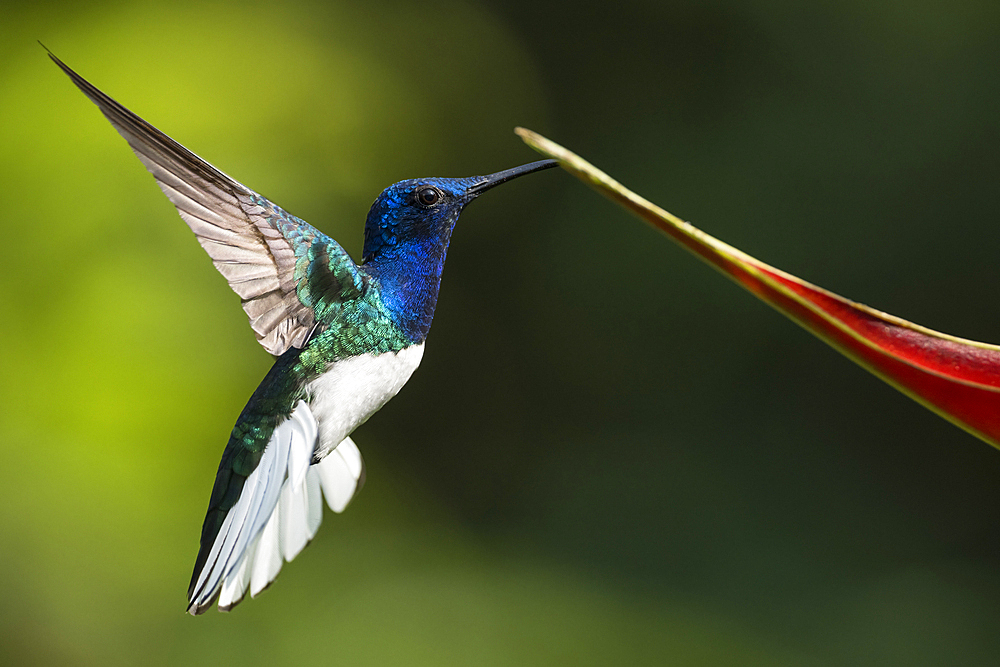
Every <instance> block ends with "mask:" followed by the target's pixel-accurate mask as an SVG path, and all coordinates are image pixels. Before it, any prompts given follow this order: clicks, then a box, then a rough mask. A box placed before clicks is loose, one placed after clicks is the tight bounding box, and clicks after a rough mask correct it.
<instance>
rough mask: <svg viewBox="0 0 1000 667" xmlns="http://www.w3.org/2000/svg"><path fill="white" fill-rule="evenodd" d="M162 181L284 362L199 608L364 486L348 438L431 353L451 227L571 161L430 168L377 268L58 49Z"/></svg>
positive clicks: (242, 465) (228, 469)
mask: <svg viewBox="0 0 1000 667" xmlns="http://www.w3.org/2000/svg"><path fill="white" fill-rule="evenodd" d="M49 56H50V57H51V58H52V60H53V61H54V62H55V63H56V64H57V65H59V67H61V68H62V70H63V71H64V72H65V73H66V74H68V75H69V77H70V78H71V79H72V80H73V83H75V84H76V85H77V86H78V87H79V88H80V90H82V91H83V92H84V94H85V95H86V96H87V97H89V98H90V99H91V101H93V102H94V103H95V104H96V105H97V106H98V108H100V110H101V112H102V113H103V114H104V115H105V117H107V119H108V120H109V121H111V124H112V125H113V126H114V127H115V129H116V130H118V133H119V134H121V135H122V136H123V137H124V138H125V140H126V141H127V142H128V143H129V146H131V147H132V150H133V151H135V154H136V155H137V156H138V157H139V159H140V160H141V161H142V163H143V164H144V165H146V168H147V169H148V170H149V171H150V172H151V173H152V174H153V176H154V177H155V178H156V181H157V183H159V185H160V188H161V189H162V190H163V192H164V193H165V194H166V195H167V197H168V198H169V199H170V201H171V202H173V204H174V206H176V207H177V211H178V212H179V213H180V216H181V218H183V219H184V222H186V223H187V224H188V226H189V227H191V231H193V232H194V233H195V236H196V237H197V238H198V242H199V243H201V246H202V247H203V248H204V249H205V250H206V251H207V252H208V254H209V256H210V257H211V258H212V261H213V263H214V264H215V268H217V269H218V270H219V273H221V274H222V275H223V276H225V278H226V280H228V281H229V286H230V287H232V289H233V291H234V292H236V293H237V294H238V295H239V297H240V299H241V300H242V303H243V309H244V310H245V311H246V313H247V315H248V316H249V318H250V326H251V327H252V328H253V330H254V333H255V334H256V335H257V340H259V341H260V344H261V345H263V346H264V349H265V350H267V351H268V352H270V353H271V354H273V355H274V356H275V357H277V359H276V360H275V362H274V366H272V367H271V370H270V371H268V373H267V375H266V376H265V377H264V380H263V381H262V382H261V383H260V386H259V387H257V390H256V391H254V393H253V395H252V396H251V397H250V401H249V402H248V403H247V405H246V407H245V408H243V412H242V413H241V414H240V416H239V419H238V420H237V421H236V426H234V427H233V431H232V434H231V435H230V437H229V442H228V444H227V445H226V448H225V451H224V452H223V454H222V462H221V463H220V464H219V471H218V473H217V475H216V478H215V485H214V487H213V488H212V496H211V499H210V501H209V504H208V515H207V516H206V517H205V523H204V526H203V528H202V533H201V548H200V550H199V552H198V557H197V560H196V562H195V567H194V574H193V575H192V577H191V585H190V588H189V589H188V611H189V612H190V613H192V614H200V613H202V612H204V611H205V610H207V609H208V608H209V607H211V606H212V605H213V604H214V603H215V601H216V600H218V603H219V608H220V609H222V610H229V609H231V608H232V607H233V606H235V605H236V604H238V603H239V602H240V601H241V600H242V599H243V598H244V597H245V596H246V594H247V592H249V593H250V595H251V596H256V595H257V594H258V593H260V592H261V591H262V590H264V588H266V587H267V586H268V585H269V584H270V583H271V582H272V581H274V578H275V577H276V576H277V575H278V572H279V570H280V569H281V565H282V562H283V561H285V560H289V561H290V560H292V559H293V558H295V556H296V555H298V553H299V552H300V551H301V550H302V548H303V547H305V545H306V544H307V543H308V542H309V540H311V539H312V537H313V536H314V535H315V534H316V531H317V529H318V528H319V524H320V521H321V520H322V514H323V508H322V496H325V497H326V502H327V504H328V505H329V506H330V509H332V510H333V511H334V512H341V511H343V509H344V508H345V507H346V506H347V503H348V502H349V501H350V500H351V498H352V497H353V496H354V494H355V493H357V491H358V489H360V488H361V485H362V484H363V482H364V463H363V461H362V459H361V454H360V453H359V452H358V448H357V447H356V446H355V445H354V443H353V442H352V441H351V438H350V437H349V436H350V434H351V432H352V431H354V429H355V428H357V427H358V426H360V425H361V424H362V423H364V422H365V420H367V419H368V418H369V417H370V416H371V415H372V414H374V413H375V412H376V411H378V410H379V408H381V407H382V406H383V405H385V403H386V401H388V400H389V399H390V398H392V397H393V396H395V395H396V393H397V392H398V391H399V390H400V388H401V387H402V386H403V384H404V383H405V382H406V381H407V380H408V379H409V377H410V375H411V374H412V373H413V371H414V370H415V369H416V367H417V365H418V364H419V363H420V358H421V355H423V351H424V340H425V339H426V338H427V332H428V331H429V330H430V326H431V319H432V318H433V316H434V306H435V304H436V303H437V298H438V289H439V288H440V285H441V272H442V269H443V268H444V260H445V254H446V252H447V250H448V242H449V240H450V239H451V233H452V230H453V229H454V227H455V223H456V222H457V221H458V216H459V215H460V214H461V212H462V209H463V208H465V206H466V205H467V204H468V203H469V202H471V201H472V200H473V199H475V198H476V197H478V196H479V195H480V194H482V193H483V192H485V191H486V190H488V189H490V188H492V187H494V186H496V185H499V184H501V183H505V182H506V181H509V180H511V179H512V178H517V177H518V176H522V175H524V174H530V173H531V172H534V171H538V170H540V169H547V168H549V167H554V166H556V162H555V161H554V160H542V161H540V162H533V163H531V164H526V165H524V166H521V167H515V168H514V169H508V170H506V171H501V172H498V173H495V174H492V175H489V176H473V177H471V178H418V179H413V180H408V181H400V182H399V183H396V184H395V185H392V186H390V187H389V188H387V189H386V190H385V191H384V192H383V193H382V194H381V195H379V197H378V199H376V200H375V203H374V204H373V205H372V208H371V211H370V212H369V213H368V220H367V222H366V223H365V242H364V253H363V258H362V262H361V263H360V264H356V263H355V262H354V261H353V260H352V259H351V257H350V256H349V255H348V254H347V252H346V251H345V250H344V249H343V248H341V247H340V245H339V244H338V243H337V242H336V241H334V240H333V239H331V238H330V237H328V236H327V235H326V234H323V233H322V232H321V231H319V230H317V229H316V228H315V227H312V226H311V225H309V224H308V223H306V222H305V221H303V220H300V219H299V218H296V217H295V216H293V215H291V214H290V213H287V212H286V211H284V210H282V209H281V208H279V207H278V206H276V205H275V204H273V203H271V202H270V201H268V200H267V199H266V198H264V197H262V196H260V195H259V194H257V193H256V192H254V191H253V190H250V189H249V188H247V187H246V186H244V185H242V184H240V183H238V182H236V181H235V180H233V179H232V178H230V177H229V176H227V175H226V174H224V173H222V172H221V171H219V170H218V169H216V168H215V167H213V166H212V165H210V164H209V163H207V162H205V161H204V160H202V159H201V158H199V157H198V156H197V155H195V154H194V153H192V152H191V151H189V150H187V149H186V148H184V147H183V146H181V145H180V144H179V143H177V142H176V141H174V140H173V139H171V138H170V137H168V136H167V135H165V134H163V133H162V132H160V131H159V130H157V129H156V128H155V127H153V126H152V125H150V124H149V123H147V122H146V121H144V120H142V119H141V118H139V117H138V116H136V115H135V114H134V113H132V112H131V111H129V110H128V109H126V108H125V107H123V106H122V105H120V104H118V103H117V102H115V101H114V100H113V99H111V98H110V97H108V96H107V95H105V94H104V93H102V92H101V91H100V90H98V89H97V88H95V87H94V86H93V85H91V84H90V83H89V82H88V81H86V80H85V79H84V78H83V77H81V76H80V75H79V74H77V73H76V72H74V71H73V70H72V69H70V68H69V67H68V66H66V65H65V64H64V63H63V62H62V61H60V60H59V59H58V58H56V57H55V56H54V55H52V54H51V53H49Z"/></svg>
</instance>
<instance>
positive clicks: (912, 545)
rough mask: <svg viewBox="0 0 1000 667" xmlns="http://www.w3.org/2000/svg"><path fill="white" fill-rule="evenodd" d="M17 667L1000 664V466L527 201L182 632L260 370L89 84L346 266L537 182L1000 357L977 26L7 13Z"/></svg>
mask: <svg viewBox="0 0 1000 667" xmlns="http://www.w3.org/2000/svg"><path fill="white" fill-rule="evenodd" d="M3 25H4V29H3V39H2V40H0V192H2V194H3V201H4V213H3V219H4V222H5V233H4V235H3V243H2V244H0V280H2V282H0V322H2V326H0V346H2V356H0V406H2V407H0V460H2V464H0V470H2V472H3V474H2V482H0V573H2V574H0V664H5V665H6V664H9V665H22V664H58V665H134V664H144V665H173V664H184V665H218V664H246V665H253V664H271V665H275V664H293V663H294V664H303V665H304V664H318V665H327V664H351V665H387V664H400V665H624V664H643V665H646V664H649V665H652V664H664V665H666V664H670V665H750V664H752V665H907V666H912V665H935V666H937V665H995V664H998V663H1000V633H998V632H997V628H998V627H1000V574H998V567H1000V537H998V534H1000V531H998V528H1000V503H998V500H1000V494H998V491H1000V452H997V451H995V450H993V449H991V448H990V447H988V446H987V445H985V444H983V443H982V442H980V441H978V440H976V439H974V438H973V437H971V436H969V435H967V434H965V433H964V432H962V431H959V430H958V429H956V428H954V427H953V426H951V425H949V424H948V423H946V422H945V421H944V420H942V419H940V418H938V417H936V416H935V415H933V414H932V413H930V412H928V411H926V410H924V409H923V408H921V407H919V406H918V405H917V404H915V403H913V402H911V401H910V400H908V399H906V398H905V397H903V396H902V395H901V394H898V393H896V392H895V391H894V390H892V389H890V388H889V387H887V386H886V385H884V384H882V383H881V382H879V381H878V380H876V379H875V378H874V377H872V376H870V375H868V374H866V373H865V372H864V371H862V370H860V369H859V368H857V367H855V366H854V365H853V364H851V363H850V362H849V361H847V360H846V359H844V358H842V357H840V356H838V355H837V354H836V353H834V352H833V351H831V350H830V349H828V348H826V347H824V345H823V344H821V343H820V342H818V341H817V340H815V339H814V338H812V337H811V336H809V335H808V334H806V333H805V332H804V331H802V330H800V329H798V328H797V327H796V326H794V325H793V324H791V323H790V322H789V321H787V320H785V319H784V318H782V317H781V316H780V315H778V314H776V313H775V312H773V311H771V310H769V309H768V308H767V307H766V306H764V305H762V304H760V303H759V302H757V301H755V300H754V299H753V298H752V297H751V296H750V295H748V294H747V293H745V292H743V291H741V290H740V289H739V288H737V287H736V286H735V285H733V284H731V283H730V282H728V281H727V280H725V279H724V278H723V277H721V276H720V275H718V274H716V273H715V272H713V271H712V270H710V269H708V268H707V267H705V266H704V265H702V264H700V263H699V262H697V261H696V260H695V259H693V258H692V257H691V256H689V255H687V254H686V253H684V252H683V251H682V250H680V249H678V248H676V247H674V246H673V245H671V244H670V243H669V242H668V241H667V240H665V239H664V238H662V237H660V236H658V235H657V234H656V233H655V232H653V231H652V230H650V229H647V228H645V227H644V226H643V225H642V224H641V223H639V222H638V221H636V220H634V219H632V218H629V217H627V216H626V214H625V213H624V212H622V211H621V210H619V209H616V208H615V207H613V206H612V205H611V204H610V203H608V202H606V201H605V200H604V199H602V198H600V197H598V196H597V195H596V194H594V193H593V192H591V191H589V190H587V189H586V188H585V187H583V186H582V185H581V184H580V183H579V182H577V181H575V180H574V179H572V178H570V177H569V176H568V175H566V174H565V173H561V172H556V171H550V172H545V173H542V174H538V175H535V176H532V177H530V178H525V179H523V180H520V181H518V182H516V183H514V184H510V185H508V186H505V187H504V188H502V189H498V190H496V191H494V192H491V193H490V194H489V196H487V197H483V199H482V200H481V201H479V202H477V203H476V204H475V205H474V206H473V207H471V208H470V209H469V210H468V211H467V212H466V214H465V215H464V216H463V218H462V220H461V223H460V225H459V227H458V229H457V231H456V234H455V238H454V241H453V243H452V248H451V256H450V257H449V261H448V267H447V270H446V272H445V280H444V286H443V291H442V294H441V300H440V303H439V306H438V315H437V318H436V320H435V325H434V330H433V332H432V334H431V336H430V340H429V345H428V347H427V353H426V355H425V357H424V362H423V365H422V367H421V368H420V369H419V371H418V372H417V373H416V374H415V376H414V377H413V379H412V380H411V381H410V383H409V384H408V385H407V387H406V388H405V389H404V390H403V391H402V393H401V394H400V395H399V396H398V397H397V398H396V399H394V400H393V401H392V402H391V403H390V404H389V405H388V406H387V407H386V408H385V409H383V410H382V412H381V413H379V414H378V415H377V416H376V417H375V418H374V419H372V420H371V421H370V422H369V423H368V424H366V425H365V426H363V427H362V428H361V429H359V430H358V432H357V433H356V434H355V440H356V441H357V442H358V444H359V446H360V447H361V448H362V450H363V452H364V454H365V457H366V459H367V461H368V482H367V485H366V487H365V489H364V491H363V492H362V493H361V495H360V496H359V497H358V498H357V500H356V501H355V502H354V504H353V505H352V506H351V507H350V509H349V511H347V512H346V513H345V514H344V515H342V516H334V515H332V514H330V513H329V512H327V515H326V517H325V519H324V524H325V525H324V526H323V527H322V529H321V530H320V532H319V535H318V537H317V538H316V540H315V541H314V543H313V544H312V545H311V546H310V547H309V548H308V549H306V550H305V551H304V552H303V553H302V554H301V555H300V556H299V558H298V559H297V560H296V561H295V562H294V563H292V564H290V565H286V567H285V570H284V571H283V573H282V575H281V577H280V579H279V581H278V582H277V584H276V585H275V586H273V587H272V588H271V589H270V590H269V591H268V592H266V593H265V594H264V595H263V596H262V597H260V598H258V599H256V600H253V601H247V602H245V603H244V604H242V605H241V606H240V607H238V608H237V609H236V610H235V611H234V612H233V613H231V614H228V615H224V614H219V613H216V612H215V611H212V612H210V613H208V614H207V615H205V616H202V617H199V618H191V617H189V616H187V615H185V614H184V608H185V592H186V587H187V582H188V577H189V575H190V568H191V566H192V563H193V559H194V556H195V552H196V550H197V539H198V534H199V528H200V525H201V521H202V518H203V512H204V509H205V506H206V504H207V500H208V494H209V491H210V488H211V484H212V480H213V478H214V472H215V468H216V465H217V462H218V458H219V455H220V453H221V450H222V447H223V445H224V444H225V441H226V438H227V435H228V432H229V429H230V428H231V426H232V423H233V421H234V420H235V417H236V416H237V415H238V413H239V411H240V409H241V408H242V406H243V404H244V402H245V400H246V399H247V397H248V396H249V395H250V393H251V392H252V390H253V389H254V387H255V386H256V383H257V382H258V381H259V379H260V378H261V377H262V376H263V374H264V373H265V372H266V370H267V368H268V367H269V364H270V358H269V357H268V355H267V354H266V353H265V352H263V351H262V350H261V349H260V347H259V346H258V345H257V343H256V342H255V340H254V338H253V335H252V334H251V332H250V329H249V327H248V326H247V323H246V318H245V316H244V314H243V312H242V310H241V309H240V308H239V304H238V299H237V297H235V295H233V294H232V293H231V292H230V291H229V289H228V288H227V286H226V284H225V281H224V280H223V279H222V278H221V277H220V276H219V275H217V274H216V273H215V271H214V269H213V268H212V266H211V263H210V262H209V261H208V259H207V258H206V257H205V256H204V254H203V252H202V251H201V250H200V248H199V247H198V245H197V243H196V242H195V240H194V238H193V236H192V235H191V233H190V231H189V230H188V229H187V228H186V226H185V225H184V224H183V223H182V222H181V220H180V219H179V218H178V217H177V216H176V214H175V213H174V211H173V208H172V207H171V206H170V204H169V203H168V202H167V201H166V200H165V198H164V197H163V196H162V195H161V194H160V192H159V191H158V189H157V188H156V186H155V185H154V183H153V180H152V179H151V178H150V176H149V175H148V174H147V173H146V172H145V170H144V169H142V167H141V165H140V164H139V163H138V161H137V160H136V159H135V158H134V157H133V156H132V154H131V152H130V151H129V150H128V148H127V146H126V145H125V143H124V142H123V141H122V140H121V139H120V138H119V137H118V136H117V134H116V133H115V132H114V131H113V130H112V128H111V127H110V126H109V125H108V123H107V122H106V121H105V120H104V119H103V118H102V117H101V116H100V115H99V113H98V112H97V110H96V108H94V107H93V105H92V104H90V102H88V101H87V100H86V99H85V98H84V97H83V96H82V95H81V94H80V93H79V92H78V91H77V90H76V89H75V88H74V87H73V86H72V85H71V84H70V82H69V81H68V80H67V79H66V77H65V76H64V75H63V74H62V73H61V72H59V70H58V69H57V68H56V67H55V66H54V65H52V63H50V62H49V60H48V58H46V56H45V53H44V51H43V50H42V48H41V47H39V46H38V44H36V42H35V40H39V39H40V40H41V41H43V42H44V43H45V44H46V46H48V47H49V48H51V49H53V51H54V52H55V53H57V54H58V55H59V56H60V57H61V58H63V59H64V60H65V61H66V62H67V63H69V64H70V65H71V66H72V67H74V68H76V69H77V70H78V71H80V72H81V73H82V74H83V75H84V76H86V77H88V78H90V79H91V80H92V81H93V82H94V83H95V84H96V85H98V86H99V87H102V88H103V89H105V90H106V91H108V92H109V93H110V94H111V95H112V96H114V97H115V98H117V99H118V100H120V101H121V102H123V103H124V104H126V105H127V106H129V107H130V108H132V109H133V110H135V111H136V112H137V113H139V114H140V115H142V116H143V117H145V118H146V119H147V120H149V121H150V122H152V123H154V124H155V125H157V126H159V127H160V128H161V129H163V130H164V131H166V132H167V133H169V134H170V135H172V136H173V137H175V138H176V139H178V140H179V141H181V142H182V143H184V144H185V145H187V146H188V147H190V148H192V149H193V150H195V151H196V152H197V153H199V154H200V155H202V156H204V157H205V158H207V159H208V160H210V161H211V162H213V163H215V164H216V165H218V166H220V167H221V168H222V169H223V170H225V171H226V172H228V173H230V174H232V175H233V176H234V177H236V178H237V179H239V180H241V181H242V182H244V183H246V184H248V185H249V186H250V187H253V188H254V189H256V190H258V191H259V192H261V193H263V194H265V195H267V196H269V197H271V198H272V199H274V200H275V201H276V202H278V203H279V204H281V205H282V206H284V207H285V208H287V209H289V210H290V211H292V212H294V213H295V214H297V215H299V216H301V217H303V218H305V219H307V220H309V221H310V222H312V223H313V224H315V225H316V226H318V227H320V228H321V229H323V230H324V231H326V232H327V233H329V234H330V235H331V236H333V237H335V238H336V239H338V240H339V241H341V242H342V243H343V244H344V246H345V247H347V248H348V249H349V250H350V251H351V252H352V253H354V254H355V255H356V254H357V253H358V252H359V251H360V247H361V238H362V237H361V230H362V225H363V220H364V216H365V214H366V212H367V209H368V206H369V205H370V203H371V201H372V200H373V199H374V198H375V196H376V195H377V194H378V192H379V191H380V190H381V189H382V188H383V187H385V186H386V185H388V184H389V183H391V182H394V181H396V180H399V179H402V178H409V177H414V176H428V175H442V176H464V175H470V174H478V173H485V172H491V171H495V170H498V169H503V168H506V167H510V166H513V165H516V164H520V163H523V162H527V161H530V160H533V159H535V157H536V156H535V155H534V154H533V153H532V152H531V151H529V150H528V149H527V148H526V147H525V146H524V145H523V144H521V143H520V142H519V141H518V140H517V139H516V138H515V137H514V135H513V134H512V133H511V129H512V128H513V127H514V126H515V125H524V126H526V127H530V128H532V129H534V130H537V131H540V132H542V133H544V134H547V135H549V136H550V137H552V138H553V139H555V140H557V141H559V142H561V143H563V144H565V145H566V146H568V147H569V148H571V149H573V150H576V151H577V152H579V153H580V154H582V155H583V156H585V157H586V158H588V159H590V160H591V161H592V162H594V163H595V164H597V165H598V166H599V167H602V168H603V169H605V170H606V171H608V172H610V173H611V174H612V175H614V176H616V177H617V178H618V179H619V180H621V181H622V182H624V183H625V184H627V185H628V186H630V187H632V188H633V189H635V190H636V191H638V192H639V193H641V194H643V195H645V196H647V197H648V198H650V199H652V200H654V201H656V202H657V203H659V204H661V205H662V206H664V207H666V208H668V209H670V210H671V211H673V212H674V213H676V214H678V215H680V216H682V217H684V218H685V219H688V220H692V221H693V222H694V223H695V224H696V225H699V226H700V227H702V228H703V229H704V230H706V231H707V232H709V233H711V234H713V235H716V236H717V237H719V238H721V239H723V240H725V241H727V242H729V243H731V244H733V245H735V246H737V247H738V248H741V249H742V250H744V251H747V252H749V253H751V254H753V255H755V256H756V257H758V258H760V259H762V260H764V261H767V262H769V263H771V264H774V265H776V266H778V267H780V268H783V269H785V270H788V271H790V272H792V273H794V274H797V275H799V276H801V277H803V278H805V279H807V280H810V281H812V282H815V283H817V284H819V285H821V286H824V287H827V288H829V289H832V290H834V291H836V292H838V293H840V294H843V295H845V296H848V297H850V298H853V299H856V300H859V301H862V302H864V303H867V304H870V305H872V306H874V307H877V308H879V309H882V310H886V311H888V312H891V313H893V314H896V315H899V316H901V317H905V318H907V319H910V320H912V321H915V322H918V323H920V324H923V325H926V326H930V327H932V328H936V329H939V330H943V331H946V332H948V333H952V334H955V335H960V336H964V337H969V338H973V339H977V340H986V341H992V342H1000V299H998V298H997V297H998V295H1000V276H998V274H997V270H996V268H997V257H998V250H997V248H998V246H1000V226H998V225H997V220H998V212H997V211H998V208H1000V188H998V187H997V183H998V180H1000V159H998V149H1000V131H998V115H997V111H998V109H1000V85H998V84H1000V66H998V63H1000V5H998V4H997V3H995V2H992V1H989V0H984V1H980V2H976V1H964V0H963V1H959V2H955V1H951V2H945V1H944V0H907V2H891V1H888V0H879V1H878V2H871V1H870V0H864V1H861V0H839V1H838V2H815V3H794V2H778V1H774V0H714V1H709V2H705V1H704V0H697V1H695V0H677V1H663V0H645V1H643V0H621V1H620V2H616V3H610V4H606V3H592V2H554V3H545V2H528V1H526V0H503V1H499V0H496V1H485V0H484V1H482V2H476V1H471V0H469V1H462V0H456V1H451V0H426V1H425V2H421V3H394V2H384V1H381V0H374V1H372V0H368V1H366V2H363V3H361V2H358V3H346V2H345V3H310V2H300V1H297V0H286V2H283V3H253V2H251V3H233V2H223V1H220V2H203V1H199V2H190V1H188V0H179V1H177V2H171V3H168V4H165V3H153V2H135V3H125V4H117V3H114V2H86V1H84V2H78V3H72V4H70V3H44V2H42V3H39V2H32V3H28V2H16V1H15V2H10V1H9V0H8V2H6V3H5V5H4V7H3Z"/></svg>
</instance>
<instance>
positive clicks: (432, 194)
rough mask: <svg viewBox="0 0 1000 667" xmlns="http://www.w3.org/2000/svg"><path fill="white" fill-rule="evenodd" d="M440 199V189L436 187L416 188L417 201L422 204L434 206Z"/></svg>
mask: <svg viewBox="0 0 1000 667" xmlns="http://www.w3.org/2000/svg"><path fill="white" fill-rule="evenodd" d="M440 199H441V191H440V190H438V189H437V188H420V189H419V190H417V201H418V202H420V203H421V204H422V205H424V206H434V204H436V203H438V201H440Z"/></svg>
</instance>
